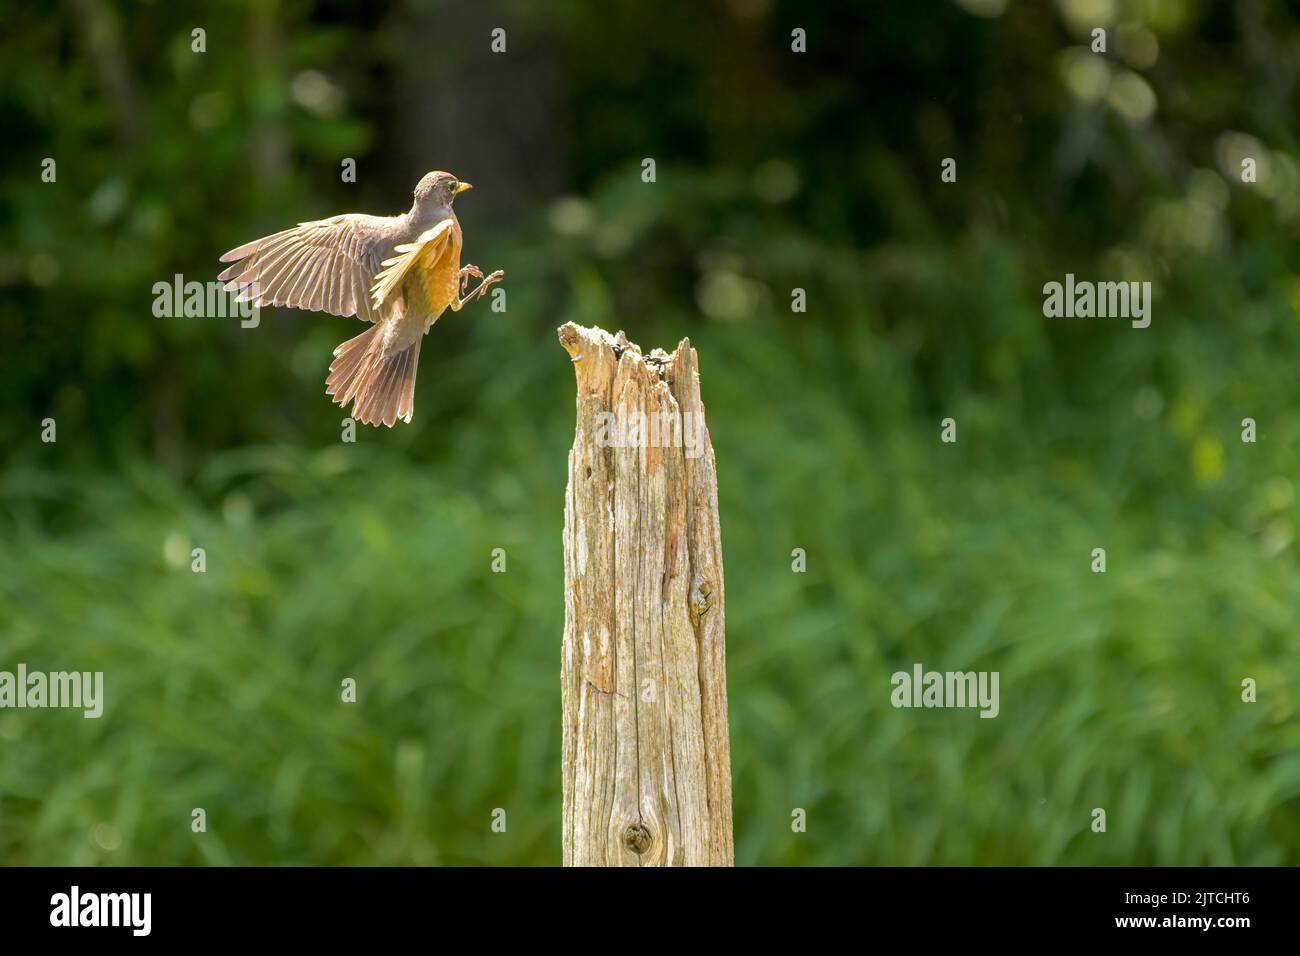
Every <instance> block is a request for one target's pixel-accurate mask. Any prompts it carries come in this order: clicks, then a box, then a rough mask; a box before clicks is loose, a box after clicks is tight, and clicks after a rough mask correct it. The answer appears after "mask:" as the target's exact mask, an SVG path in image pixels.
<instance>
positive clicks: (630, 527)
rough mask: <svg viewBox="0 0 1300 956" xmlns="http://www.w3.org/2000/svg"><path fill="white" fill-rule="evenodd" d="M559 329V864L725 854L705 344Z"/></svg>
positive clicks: (719, 615) (720, 654) (722, 670)
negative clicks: (562, 379)
mask: <svg viewBox="0 0 1300 956" xmlns="http://www.w3.org/2000/svg"><path fill="white" fill-rule="evenodd" d="M559 338H560V344H561V345H563V346H564V349H565V351H566V352H568V353H569V357H570V358H571V359H572V361H573V367H574V373H575V376H576V380H577V425H576V428H575V431H574V438H573V448H572V450H571V451H570V453H569V484H568V490H567V493H566V496H565V507H564V591H565V598H564V605H565V615H564V643H563V651H562V669H561V673H562V687H563V751H562V753H563V774H564V805H563V812H564V825H563V832H564V864H565V865H566V866H731V865H732V864H733V862H734V851H733V845H732V823H731V747H730V740H729V737H728V730H727V681H726V637H725V634H726V617H725V613H724V601H723V580H722V538H721V528H720V523H719V520H718V493H717V466H716V462H715V460H714V455H713V446H712V443H711V442H710V441H709V437H708V429H707V427H706V426H705V424H704V405H703V403H702V402H701V401H700V383H699V370H698V365H697V356H696V353H695V350H694V349H692V348H691V344H690V341H689V340H687V339H683V340H682V341H681V342H680V343H678V346H677V348H676V350H675V351H674V352H673V353H672V354H671V355H669V354H667V353H665V352H663V351H662V350H659V349H656V350H655V351H654V352H652V353H651V354H650V355H649V356H643V355H642V352H641V349H640V348H639V347H638V346H636V345H633V344H632V343H630V342H628V341H627V338H626V336H624V335H623V333H622V332H620V333H618V335H617V336H614V335H610V334H609V333H608V332H606V331H604V330H603V329H599V328H590V329H589V328H583V327H581V326H578V325H574V324H573V323H571V322H570V323H568V324H566V325H564V326H562V327H561V328H560V329H559ZM629 423H634V424H636V425H637V426H640V427H638V428H637V429H636V430H635V431H632V430H625V426H628V425H629ZM674 424H675V425H676V426H677V427H676V429H675V430H674V429H673V428H672V427H671V426H672V425H674ZM611 425H612V426H614V427H611ZM663 425H668V426H670V427H668V428H664V427H660V426H663Z"/></svg>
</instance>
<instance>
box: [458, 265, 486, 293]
mask: <svg viewBox="0 0 1300 956" xmlns="http://www.w3.org/2000/svg"><path fill="white" fill-rule="evenodd" d="M470 276H473V277H474V278H475V279H480V280H481V279H482V278H483V272H482V270H481V269H479V267H478V266H476V265H463V266H461V267H460V294H461V295H464V294H465V287H466V286H468V285H469V279H470Z"/></svg>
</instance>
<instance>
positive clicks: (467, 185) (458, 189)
mask: <svg viewBox="0 0 1300 956" xmlns="http://www.w3.org/2000/svg"><path fill="white" fill-rule="evenodd" d="M473 188H474V186H473V185H472V184H471V183H460V184H459V185H457V186H456V195H458V196H459V195H460V194H461V193H463V192H464V191H465V190H467V189H473Z"/></svg>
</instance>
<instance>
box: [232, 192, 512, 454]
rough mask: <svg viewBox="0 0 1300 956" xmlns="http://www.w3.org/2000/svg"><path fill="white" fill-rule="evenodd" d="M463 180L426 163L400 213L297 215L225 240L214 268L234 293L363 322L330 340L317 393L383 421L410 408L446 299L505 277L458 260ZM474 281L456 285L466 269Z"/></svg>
mask: <svg viewBox="0 0 1300 956" xmlns="http://www.w3.org/2000/svg"><path fill="white" fill-rule="evenodd" d="M469 188H470V184H469V183H466V182H462V181H460V180H459V179H457V178H456V177H455V176H453V175H452V174H451V173H445V172H441V171H438V172H432V173H428V174H427V175H425V176H424V178H423V179H421V180H420V182H419V183H418V184H417V185H416V187H415V202H414V203H413V204H412V205H411V208H410V211H408V212H406V213H404V214H402V215H400V216H367V215H365V214H364V213H358V212H353V213H345V214H344V215H342V216H334V217H332V218H330V219H318V220H316V221H315V222H301V223H299V224H298V225H297V226H295V227H294V228H292V229H286V230H284V231H283V232H277V233H275V234H274V235H270V236H266V237H265V238H263V239H257V240H254V241H253V242H250V243H246V244H245V245H242V246H239V247H238V248H235V249H231V250H230V251H229V252H227V253H226V254H225V255H224V256H222V257H221V261H222V262H232V263H234V265H232V266H230V267H229V268H227V269H226V270H225V271H224V272H222V273H221V275H219V276H218V277H217V278H218V279H220V280H222V281H224V282H225V283H226V285H225V288H226V291H228V292H235V291H237V292H238V293H239V295H238V297H237V299H238V300H240V301H244V300H252V301H253V302H254V304H255V305H258V306H264V305H286V306H289V307H291V308H295V309H308V310H310V311H312V312H329V313H330V314H332V315H355V316H356V317H357V318H359V319H363V320H364V321H366V322H370V323H373V324H372V326H371V327H370V328H369V329H367V330H366V331H364V332H362V333H361V334H360V335H358V336H357V337H356V338H352V339H348V340H347V341H346V342H344V343H343V344H342V345H340V346H339V347H338V348H336V349H335V350H334V361H333V363H332V364H331V365H330V374H329V378H327V379H326V380H325V394H326V395H330V396H333V400H334V402H336V403H337V404H339V405H341V406H343V407H347V405H348V403H349V402H351V403H352V418H353V419H355V420H356V421H359V422H364V423H366V424H367V425H378V424H380V423H381V422H382V423H383V424H384V425H387V426H389V427H390V428H391V427H392V426H393V424H394V423H395V422H396V421H397V420H398V419H401V420H403V421H406V422H409V421H410V420H411V416H412V415H413V414H414V412H415V373H416V370H417V366H418V364H419V360H420V340H421V339H423V338H424V335H425V333H426V332H428V331H429V329H430V328H432V326H433V323H434V322H437V321H438V317H439V316H441V315H442V313H443V312H444V311H445V310H446V309H447V308H448V307H450V308H451V309H452V311H454V312H458V311H460V308H461V306H463V305H465V304H466V303H467V302H469V301H471V300H472V299H474V298H476V297H478V296H481V295H483V294H484V293H485V292H486V291H487V289H488V287H489V286H490V285H491V284H492V283H494V282H499V281H500V280H501V279H502V278H504V277H505V273H504V272H502V271H501V270H499V269H498V270H497V271H496V272H493V273H492V274H491V275H489V276H487V278H484V276H483V273H482V272H481V271H480V270H479V268H478V267H477V266H473V265H465V266H462V265H461V264H460V249H461V244H462V236H461V231H460V221H459V220H458V219H457V218H456V214H455V213H454V212H452V208H451V206H452V202H453V201H454V200H455V198H456V197H457V196H458V195H460V194H461V193H463V192H464V191H465V190H467V189H469ZM471 276H472V277H473V278H476V279H478V280H479V284H478V286H477V287H476V288H475V289H474V290H473V291H472V292H470V293H468V294H465V287H466V285H467V283H468V282H469V279H470V277H471Z"/></svg>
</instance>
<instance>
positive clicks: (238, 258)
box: [217, 213, 396, 322]
mask: <svg viewBox="0 0 1300 956" xmlns="http://www.w3.org/2000/svg"><path fill="white" fill-rule="evenodd" d="M395 225H396V222H395V220H392V219H386V218H384V217H382V216H366V215H362V214H360V213H348V214H346V215H342V216H334V217H333V218H331V219H318V220H316V221H314V222H302V223H299V224H298V225H297V226H295V227H294V228H292V229H286V230H284V231H283V232H277V233H275V234H273V235H270V236H266V237H265V238H262V239H256V240H254V241H253V242H250V243H246V244H245V245H242V246H240V247H238V248H237V249H231V250H230V251H229V252H227V253H226V254H225V255H224V256H222V257H221V261H222V262H233V263H234V265H232V266H230V267H229V268H228V269H226V270H225V271H224V272H222V273H221V275H219V276H218V277H217V278H218V279H220V280H221V281H223V282H225V283H226V291H228V292H234V291H238V292H239V293H240V298H243V299H253V298H255V299H256V304H257V305H259V306H263V305H287V306H290V307H292V308H295V309H308V310H310V311H313V312H329V313H331V314H333V315H355V316H356V317H357V318H359V319H364V320H366V321H367V322H373V321H375V319H376V318H378V317H379V314H380V312H379V309H378V308H376V307H375V305H374V304H373V303H372V301H371V299H370V287H371V285H372V283H373V282H374V281H375V276H376V275H377V274H378V273H379V270H380V269H381V268H382V267H383V261H382V260H383V257H384V255H385V254H386V253H387V252H388V251H389V250H390V249H392V238H391V235H392V232H393V230H394V227H395Z"/></svg>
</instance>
